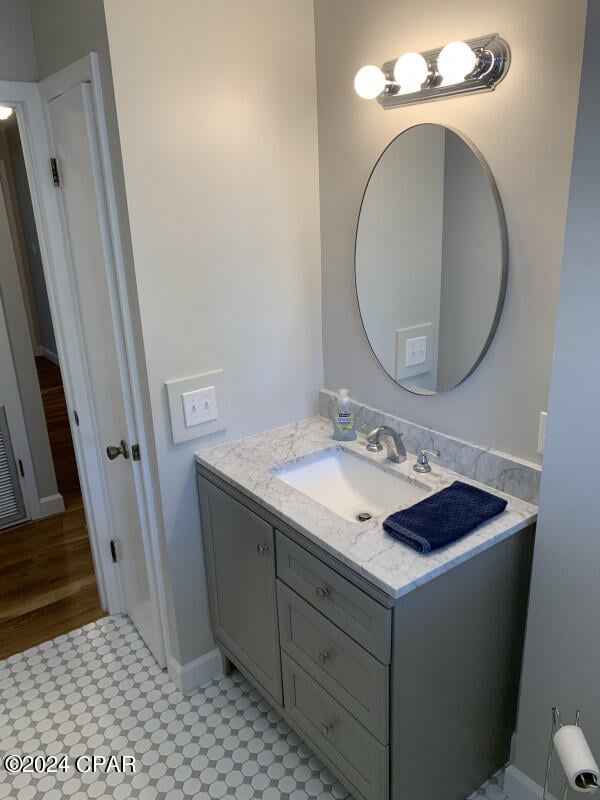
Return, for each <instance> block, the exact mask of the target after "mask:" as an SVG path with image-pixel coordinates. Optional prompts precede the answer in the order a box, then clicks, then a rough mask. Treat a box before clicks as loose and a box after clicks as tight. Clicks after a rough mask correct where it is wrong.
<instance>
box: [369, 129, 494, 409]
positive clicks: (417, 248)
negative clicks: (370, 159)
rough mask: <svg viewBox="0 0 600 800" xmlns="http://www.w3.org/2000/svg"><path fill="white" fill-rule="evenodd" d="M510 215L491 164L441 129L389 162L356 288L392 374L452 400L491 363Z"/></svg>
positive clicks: (404, 139) (394, 145) (372, 205)
mask: <svg viewBox="0 0 600 800" xmlns="http://www.w3.org/2000/svg"><path fill="white" fill-rule="evenodd" d="M505 240H506V234H505V224H504V215H503V212H502V207H501V205H500V200H499V197H498V193H497V190H496V187H495V184H494V181H493V178H492V176H491V174H490V172H489V170H488V168H487V166H486V165H485V163H484V161H483V159H482V158H481V156H479V154H478V153H476V152H475V150H474V149H473V148H472V147H471V146H470V145H469V144H468V143H467V142H466V141H465V140H464V139H463V138H462V137H461V136H460V135H458V134H457V133H455V132H454V131H452V130H450V129H449V128H445V127H443V126H441V125H430V124H427V125H417V126H415V127H414V128H410V129H409V130H407V131H405V132H404V133H402V134H400V136H397V137H396V138H395V139H394V140H393V141H392V142H391V144H390V145H389V146H388V147H387V148H386V149H385V150H384V152H383V154H382V155H381V157H380V158H379V160H378V162H377V164H376V165H375V168H374V170H373V172H372V173H371V177H370V178H369V182H368V184H367V188H366V189H365V194H364V197H363V201H362V207H361V211H360V216H359V220H358V227H357V232H356V252H355V267H356V289H357V295H358V303H359V307H360V313H361V316H362V321H363V325H364V328H365V332H366V334H367V338H368V340H369V343H370V345H371V348H372V349H373V352H374V353H375V355H376V357H377V358H378V360H379V361H380V363H381V365H382V366H383V367H384V369H385V370H386V372H387V373H388V374H389V375H390V376H391V377H392V378H393V379H394V380H395V381H396V382H397V383H399V384H400V385H401V386H403V387H404V388H406V389H408V390H410V391H412V392H416V393H418V394H435V393H438V392H445V391H448V390H449V389H452V388H453V387H454V386H456V385H458V384H459V383H461V382H462V381H463V380H464V379H465V378H466V377H467V376H468V375H470V374H471V372H472V371H473V370H474V369H475V367H476V366H477V365H478V364H479V362H480V361H481V359H482V358H483V356H484V354H485V352H486V350H487V348H488V346H489V344H490V341H491V339H492V337H493V334H494V332H495V329H496V325H497V322H498V317H499V314H500V310H501V308H502V302H503V299H504V290H505V283H506V241H505Z"/></svg>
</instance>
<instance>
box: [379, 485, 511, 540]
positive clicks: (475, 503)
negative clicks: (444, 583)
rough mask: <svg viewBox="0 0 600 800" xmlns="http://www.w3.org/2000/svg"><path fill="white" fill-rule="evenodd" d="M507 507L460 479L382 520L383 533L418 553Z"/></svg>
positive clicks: (472, 526) (475, 525) (465, 530)
mask: <svg viewBox="0 0 600 800" xmlns="http://www.w3.org/2000/svg"><path fill="white" fill-rule="evenodd" d="M505 508H506V500H503V499H502V498H501V497H497V496H496V495H495V494H490V493H489V492H485V491H484V490H483V489H478V488H477V487H476V486H470V485H469V484H468V483H463V482H462V481H454V483H453V484H451V485H450V486H448V487H447V488H446V489H442V490H441V492H436V493H435V494H433V495H431V496H430V497H426V498H425V500H421V501H420V502H419V503H415V505H414V506H410V508H405V509H403V510H402V511H396V513H395V514H391V515H390V516H389V517H388V518H387V519H386V520H385V521H384V523H383V528H384V530H385V531H386V533H389V534H390V536H393V537H394V538H395V539H398V540H399V541H401V542H403V543H404V544H407V545H408V546H409V547H412V548H413V549H415V550H418V551H419V552H420V553H429V552H430V551H431V550H438V549H439V548H440V547H445V546H446V545H448V544H451V543H452V542H455V541H456V540H457V539H460V538H461V537H462V536H466V535H467V533H470V532H471V531H472V530H474V528H476V527H477V526H478V525H481V524H482V523H483V522H487V521H488V520H489V519H491V518H492V517H495V516H496V515H497V514H500V513H501V512H502V511H504V509H505Z"/></svg>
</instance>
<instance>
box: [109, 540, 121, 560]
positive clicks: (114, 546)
mask: <svg viewBox="0 0 600 800" xmlns="http://www.w3.org/2000/svg"><path fill="white" fill-rule="evenodd" d="M110 557H111V558H112V560H113V564H116V563H117V561H118V560H119V558H118V556H117V544H116V542H115V540H114V539H111V540H110Z"/></svg>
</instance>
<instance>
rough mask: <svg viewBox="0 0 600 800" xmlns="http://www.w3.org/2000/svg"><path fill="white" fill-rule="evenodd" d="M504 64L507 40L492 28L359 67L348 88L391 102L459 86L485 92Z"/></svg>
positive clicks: (455, 91) (446, 92) (419, 99)
mask: <svg viewBox="0 0 600 800" xmlns="http://www.w3.org/2000/svg"><path fill="white" fill-rule="evenodd" d="M509 66H510V49H509V47H508V44H507V43H506V42H505V41H504V39H501V38H500V36H498V34H497V33H493V34H490V35H488V36H480V37H478V38H477V39H467V40H465V41H464V42H460V41H455V42H449V43H448V44H447V45H445V47H439V48H436V49H435V50H427V51H425V52H423V53H404V55H402V56H400V58H398V59H396V60H394V61H386V63H385V64H384V65H383V66H382V67H381V69H379V67H375V66H372V65H370V66H367V67H363V68H362V69H360V70H359V71H358V72H357V73H356V77H355V79H354V88H355V90H356V93H357V94H358V95H360V97H363V98H365V99H366V100H373V99H377V102H378V103H380V105H382V106H383V107H384V108H395V107H397V106H404V105H408V104H410V103H422V102H424V101H427V100H437V99H438V98H439V97H447V96H449V95H453V94H462V93H464V92H486V91H487V92H489V91H491V90H492V89H495V88H496V85H497V84H498V83H499V82H500V81H501V80H502V78H504V76H505V75H506V73H507V71H508V68H509Z"/></svg>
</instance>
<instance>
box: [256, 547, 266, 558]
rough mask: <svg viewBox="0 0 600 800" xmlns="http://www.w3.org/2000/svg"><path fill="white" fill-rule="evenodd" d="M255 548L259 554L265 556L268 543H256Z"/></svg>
mask: <svg viewBox="0 0 600 800" xmlns="http://www.w3.org/2000/svg"><path fill="white" fill-rule="evenodd" d="M256 549H257V551H258V554H259V555H261V556H266V555H267V553H268V552H269V545H268V544H257V545H256Z"/></svg>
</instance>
